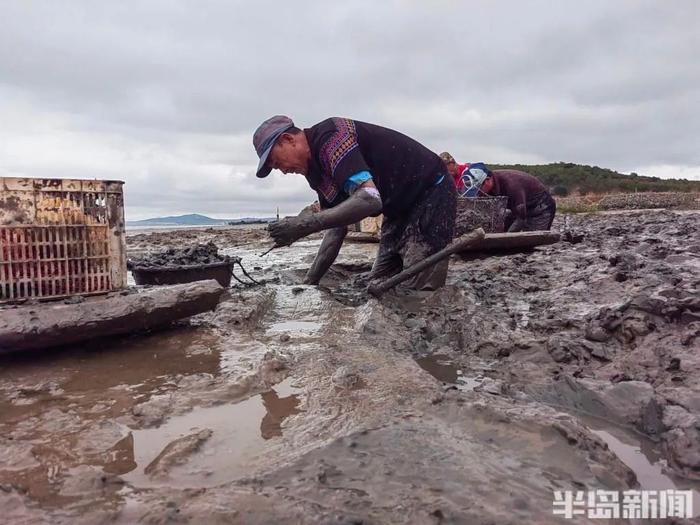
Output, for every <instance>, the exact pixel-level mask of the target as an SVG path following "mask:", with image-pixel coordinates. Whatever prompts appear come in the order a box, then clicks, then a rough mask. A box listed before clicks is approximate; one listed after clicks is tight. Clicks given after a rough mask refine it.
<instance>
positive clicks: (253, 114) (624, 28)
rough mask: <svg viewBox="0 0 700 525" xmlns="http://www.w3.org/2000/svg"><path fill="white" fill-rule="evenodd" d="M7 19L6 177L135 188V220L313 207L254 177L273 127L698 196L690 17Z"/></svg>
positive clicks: (313, 7)
mask: <svg viewBox="0 0 700 525" xmlns="http://www.w3.org/2000/svg"><path fill="white" fill-rule="evenodd" d="M1 9H2V16H0V118H1V119H2V121H3V124H4V125H3V128H4V129H3V130H0V138H1V139H2V140H3V141H5V146H4V147H3V146H2V144H0V169H1V170H2V173H12V174H23V175H28V176H41V175H47V174H53V175H61V176H92V177H94V176H97V177H110V178H114V177H116V178H122V179H124V180H126V182H127V188H128V190H127V197H128V199H127V203H128V210H129V213H133V214H135V215H139V216H144V215H149V214H151V213H152V212H153V213H155V212H156V211H160V210H167V209H173V210H174V209H177V210H183V211H198V212H208V213H212V214H214V213H217V214H229V212H230V210H240V211H241V212H243V211H245V212H246V213H247V212H256V213H257V212H259V213H263V212H265V211H266V210H270V209H274V208H275V207H276V206H277V204H278V203H279V204H280V206H282V207H288V208H289V209H288V210H285V211H287V212H291V211H293V210H294V209H296V208H298V207H301V206H303V205H304V204H305V203H306V202H308V201H309V200H311V199H313V193H312V192H311V191H310V190H309V189H308V188H307V187H306V186H305V184H303V180H302V181H299V180H295V179H285V178H282V177H281V176H279V177H275V178H273V179H270V180H267V181H259V180H257V179H255V177H254V175H253V171H254V163H255V161H256V158H255V155H254V152H253V149H252V146H251V143H250V136H251V133H252V131H253V130H254V129H255V127H256V126H257V124H258V123H259V122H260V121H261V120H262V119H264V118H266V117H268V116H269V115H272V114H275V113H285V114H289V115H290V116H292V117H293V118H294V119H295V121H296V122H297V123H298V124H299V125H301V126H308V125H311V124H313V123H315V122H316V121H318V120H320V119H323V118H325V117H327V116H331V115H344V116H350V117H353V118H358V119H361V120H367V121H371V122H376V123H380V124H384V125H387V126H390V127H395V128H397V129H399V130H400V131H403V132H405V133H407V134H409V135H412V136H414V137H415V138H417V139H418V140H420V141H422V142H424V143H425V144H426V145H428V146H429V147H431V148H434V149H436V150H443V149H451V150H453V151H454V152H455V154H456V155H459V156H460V157H462V158H464V159H465V160H471V159H474V158H475V157H476V158H480V159H481V160H486V161H490V162H498V161H509V162H515V161H524V162H528V161H530V162H535V161H541V162H547V161H558V160H565V161H575V162H585V163H589V164H598V165H604V166H608V167H612V168H616V169H619V170H622V171H632V170H635V169H637V168H638V167H639V166H656V165H658V166H661V165H663V166H664V171H663V172H664V175H668V174H672V173H673V166H677V172H678V173H681V172H682V173H683V175H684V176H688V174H690V176H694V174H697V176H698V178H700V153H698V149H697V147H696V144H695V142H696V141H697V139H696V137H697V136H698V135H699V132H700V127H699V126H700V124H699V123H700V88H699V86H700V66H699V65H698V61H697V58H696V54H697V50H698V49H700V32H698V31H697V21H698V20H699V19H700V4H699V3H697V2H695V1H693V0H680V1H675V2H662V1H637V0H634V1H632V0H623V1H617V2H609V1H604V0H597V1H592V2H585V3H581V2H578V3H571V2H551V1H544V0H531V1H527V2H515V1H513V2H487V1H470V2H456V1H448V0H436V1H435V2H418V1H398V0H395V1H388V2H371V1H369V0H362V1H357V2H347V3H339V2H314V1H304V0H299V1H297V2H293V3H280V2H274V1H272V0H265V1H261V2H256V3H251V2H244V1H238V2H230V1H223V0H221V1H211V0H210V1H205V2H199V3H197V4H193V3H191V2H185V1H184V0H182V1H167V2H166V1H150V2H135V1H134V2H100V3H94V2H88V1H81V0H73V1H70V2H61V3H55V2H26V1H7V2H3V5H2V8H1ZM18 108H20V109H18ZM21 111H24V114H23V115H24V117H23V116H22V115H18V112H21ZM29 122H31V124H32V125H31V126H30V125H29V124H28V123H29ZM37 129H41V131H42V132H41V133H38V132H37ZM32 145H34V151H35V152H36V153H35V154H34V155H29V154H27V153H26V152H28V151H32ZM18 152H21V153H18ZM486 157H489V158H486ZM236 173H241V174H242V175H240V176H236V175H235V174H236ZM650 174H653V173H650ZM193 180H194V181H198V184H197V185H195V187H194V189H193V186H192V185H191V184H190V182H188V181H193ZM291 181H293V182H291ZM154 188H158V189H157V190H155V189H154ZM149 210H151V211H149Z"/></svg>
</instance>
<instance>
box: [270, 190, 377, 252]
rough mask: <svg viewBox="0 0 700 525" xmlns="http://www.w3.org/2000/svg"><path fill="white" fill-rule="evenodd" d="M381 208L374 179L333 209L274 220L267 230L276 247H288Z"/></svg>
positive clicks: (345, 224) (346, 224)
mask: <svg viewBox="0 0 700 525" xmlns="http://www.w3.org/2000/svg"><path fill="white" fill-rule="evenodd" d="M381 211H382V199H381V197H380V196H379V192H378V191H377V189H376V188H375V186H374V184H373V183H372V182H371V181H368V182H365V183H364V184H363V185H362V186H361V187H360V189H358V190H357V191H355V192H354V193H353V194H352V195H351V196H350V197H349V198H348V199H347V200H345V201H343V202H342V203H340V204H339V205H337V206H334V207H333V208H329V209H327V210H323V211H321V212H319V213H313V214H311V215H305V216H301V217H288V218H286V219H282V220H281V221H277V222H273V223H272V224H270V225H269V226H268V228H267V229H268V232H269V233H270V236H271V237H272V238H273V239H274V241H275V244H276V245H277V246H289V245H290V244H292V243H293V242H294V241H296V240H297V239H301V238H302V237H306V236H307V235H310V234H312V233H315V232H319V231H321V230H328V229H331V228H338V227H340V226H348V225H349V224H354V223H356V222H358V221H360V220H362V219H364V218H365V217H368V216H370V215H377V214H379V213H380V212H381Z"/></svg>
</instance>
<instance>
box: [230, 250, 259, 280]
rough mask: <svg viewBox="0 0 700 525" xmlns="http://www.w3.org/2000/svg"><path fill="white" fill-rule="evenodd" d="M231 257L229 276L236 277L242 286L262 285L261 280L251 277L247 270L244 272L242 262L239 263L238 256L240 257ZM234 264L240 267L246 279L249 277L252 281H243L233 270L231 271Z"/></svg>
mask: <svg viewBox="0 0 700 525" xmlns="http://www.w3.org/2000/svg"><path fill="white" fill-rule="evenodd" d="M232 259H233V266H231V277H233V278H234V279H236V281H238V282H239V283H241V284H242V285H243V286H261V285H262V283H261V282H258V281H256V280H255V279H253V278H252V277H251V276H250V274H249V273H248V272H246V270H245V268H244V267H243V264H242V263H241V258H240V257H233V258H232ZM236 264H237V265H238V266H239V267H240V268H241V271H242V272H243V275H245V276H246V277H247V278H248V279H250V280H251V281H252V282H250V283H247V282H245V281H243V280H241V279H239V278H238V276H237V275H236V274H235V273H234V271H233V270H234V268H235V265H236Z"/></svg>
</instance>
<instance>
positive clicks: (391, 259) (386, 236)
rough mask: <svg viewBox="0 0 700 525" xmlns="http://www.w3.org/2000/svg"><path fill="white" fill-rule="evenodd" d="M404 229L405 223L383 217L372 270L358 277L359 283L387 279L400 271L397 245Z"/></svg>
mask: <svg viewBox="0 0 700 525" xmlns="http://www.w3.org/2000/svg"><path fill="white" fill-rule="evenodd" d="M405 229H406V221H401V220H396V219H391V218H388V217H386V216H385V217H384V220H383V221H382V229H381V237H380V241H379V252H378V253H377V258H376V259H375V260H374V264H373V265H372V270H371V271H370V272H369V273H368V274H365V275H363V276H361V277H360V279H359V281H360V282H362V283H364V282H365V281H370V280H383V279H388V278H389V277H391V276H392V275H395V274H397V273H399V272H400V271H401V269H402V268H403V265H402V262H401V255H399V243H400V242H401V236H402V235H403V232H404V230H405Z"/></svg>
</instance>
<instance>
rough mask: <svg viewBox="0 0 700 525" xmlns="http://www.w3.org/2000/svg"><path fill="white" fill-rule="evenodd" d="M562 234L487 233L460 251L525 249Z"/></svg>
mask: <svg viewBox="0 0 700 525" xmlns="http://www.w3.org/2000/svg"><path fill="white" fill-rule="evenodd" d="M560 239H561V235H559V234H558V233H555V232H549V231H536V232H515V233H487V234H486V235H485V236H484V238H483V239H481V240H480V241H478V242H476V243H475V244H474V245H472V246H469V247H468V248H465V249H464V250H462V251H460V253H474V252H494V251H500V250H525V249H528V248H534V247H535V246H544V245H546V244H554V243H556V242H559V240H560ZM379 240H380V238H379V236H377V235H375V234H371V233H354V234H353V233H349V234H348V236H347V237H346V238H345V242H379Z"/></svg>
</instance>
